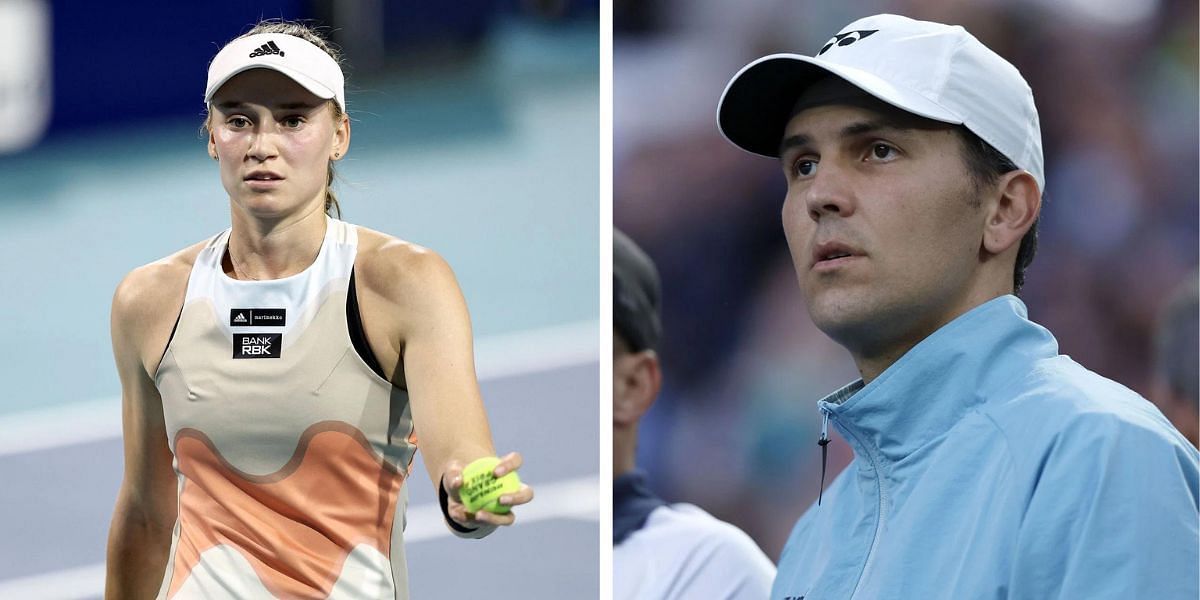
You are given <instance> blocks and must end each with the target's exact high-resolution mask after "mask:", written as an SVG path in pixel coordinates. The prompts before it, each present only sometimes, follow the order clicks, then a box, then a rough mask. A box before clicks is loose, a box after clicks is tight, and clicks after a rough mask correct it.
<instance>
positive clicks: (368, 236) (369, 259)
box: [355, 227, 454, 300]
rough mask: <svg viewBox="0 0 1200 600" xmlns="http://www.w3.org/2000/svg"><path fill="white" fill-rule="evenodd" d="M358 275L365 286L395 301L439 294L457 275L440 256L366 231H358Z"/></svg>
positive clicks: (410, 244) (411, 244) (401, 241)
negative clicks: (410, 296)
mask: <svg viewBox="0 0 1200 600" xmlns="http://www.w3.org/2000/svg"><path fill="white" fill-rule="evenodd" d="M355 272H356V273H358V278H359V280H360V281H361V282H362V283H361V285H363V286H365V287H367V288H369V289H370V290H372V291H374V292H376V293H379V294H381V295H384V296H387V297H389V298H392V299H395V300H403V299H404V298H405V297H408V296H409V295H410V294H414V293H421V292H424V293H429V292H431V291H434V293H436V289H437V288H440V287H443V286H444V285H445V284H446V283H448V282H454V272H453V271H452V270H451V269H450V265H449V264H447V263H446V261H445V259H443V258H442V257H441V256H439V255H438V253H437V252H434V251H433V250H430V249H429V248H426V247H424V246H421V245H418V244H414V243H412V242H408V241H405V240H402V239H400V238H397V237H394V236H391V235H388V234H385V233H380V232H378V231H374V230H371V229H367V228H365V227H359V228H358V258H357V259H356V260H355ZM431 288H433V289H432V290H431Z"/></svg>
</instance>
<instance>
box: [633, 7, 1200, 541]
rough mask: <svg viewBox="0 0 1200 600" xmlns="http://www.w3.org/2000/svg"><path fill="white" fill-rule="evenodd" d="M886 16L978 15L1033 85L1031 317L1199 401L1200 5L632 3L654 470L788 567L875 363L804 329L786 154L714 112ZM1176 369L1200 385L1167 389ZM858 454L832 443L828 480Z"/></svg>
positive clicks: (1125, 371) (1105, 367)
mask: <svg viewBox="0 0 1200 600" xmlns="http://www.w3.org/2000/svg"><path fill="white" fill-rule="evenodd" d="M880 12H891V13H897V14H903V15H906V16H910V17H913V18H918V19H927V20H934V21H940V22H943V23H950V24H959V25H963V26H965V27H966V28H967V30H968V31H970V32H971V33H973V34H974V35H975V36H976V37H978V38H979V39H980V40H981V41H983V42H984V43H985V44H986V45H988V46H989V47H991V48H992V49H994V50H995V51H997V52H998V53H999V54H1001V55H1002V56H1004V57H1005V58H1007V59H1009V60H1010V61H1011V62H1012V63H1013V64H1015V65H1016V66H1017V67H1018V69H1020V71H1021V72H1022V73H1023V74H1024V76H1025V78H1026V79H1027V80H1028V82H1029V84H1030V86H1031V87H1032V88H1033V92H1034V98H1035V101H1036V103H1037V106H1038V109H1039V113H1040V115H1041V124H1042V135H1043V141H1044V147H1045V157H1046V166H1047V185H1046V190H1045V194H1046V195H1045V198H1046V202H1045V204H1044V207H1043V212H1042V219H1041V225H1040V227H1041V229H1040V232H1041V233H1040V243H1039V249H1038V252H1037V257H1036V259H1035V260H1034V262H1033V264H1032V266H1031V268H1030V269H1029V271H1028V279H1027V283H1026V286H1025V288H1024V290H1023V291H1022V293H1021V297H1022V299H1023V300H1024V301H1025V302H1026V304H1027V305H1028V306H1029V313H1030V316H1031V318H1032V319H1034V320H1035V321H1037V322H1039V323H1042V324H1044V325H1045V326H1047V327H1048V328H1049V329H1050V330H1051V331H1053V332H1054V333H1055V335H1056V336H1057V337H1058V340H1059V343H1060V348H1061V352H1062V353H1064V354H1068V355H1070V356H1071V357H1073V358H1074V359H1075V360H1077V361H1079V362H1080V363H1082V364H1083V365H1085V366H1087V367H1088V368H1090V369H1092V370H1094V371H1097V372H1099V373H1101V374H1102V375H1105V376H1107V377H1109V378H1112V379H1115V380H1116V381H1118V382H1120V383H1122V384H1124V385H1126V386H1128V387H1130V388H1132V389H1134V390H1136V391H1138V392H1139V393H1141V394H1142V395H1144V396H1146V397H1148V398H1151V399H1155V400H1156V401H1157V402H1168V401H1169V400H1168V399H1167V396H1171V395H1176V396H1177V395H1180V394H1182V396H1183V398H1184V401H1185V402H1190V404H1191V406H1193V407H1194V406H1195V403H1196V391H1195V381H1196V369H1197V363H1196V361H1197V359H1196V350H1195V344H1196V342H1195V340H1196V338H1195V327H1196V325H1195V311H1196V309H1195V304H1194V302H1195V300H1194V298H1195V290H1194V288H1195V286H1196V283H1195V279H1194V272H1195V269H1196V264H1197V244H1198V241H1197V204H1198V203H1197V163H1198V155H1197V128H1198V121H1197V114H1198V108H1197V4H1196V2H1194V1H1193V0H1178V1H1176V0H1095V1H1092V0H1071V1H1066V2H1057V1H1051V0H1011V1H1000V0H992V1H976V2H961V1H959V0H895V1H881V0H852V1H845V2H817V1H803V2H801V1H796V0H754V1H746V2H725V1H723V0H656V1H647V0H617V1H616V4H615V24H614V27H615V34H614V43H613V46H614V61H613V64H614V67H613V70H614V76H613V77H614V83H613V86H614V140H613V144H614V148H615V157H614V163H613V169H614V174H615V175H614V176H615V181H614V207H613V212H614V215H615V216H614V220H615V225H616V226H617V227H618V228H620V229H622V230H624V231H625V232H626V233H628V234H629V235H630V236H631V237H632V238H634V239H635V240H636V241H638V243H640V244H641V245H642V246H643V247H644V248H645V249H646V251H647V252H648V253H649V254H650V255H651V256H652V257H653V258H654V259H655V261H656V262H657V264H658V266H659V269H660V271H661V274H662V278H663V290H664V291H663V313H664V316H663V323H664V330H665V333H664V337H663V343H662V347H661V348H660V354H661V355H662V356H663V360H664V367H663V368H664V376H665V387H664V392H663V394H662V395H661V396H660V398H659V400H658V402H657V404H656V405H655V406H654V408H653V409H652V410H651V412H650V413H649V414H648V415H647V417H646V418H645V419H644V420H643V425H642V429H641V431H640V436H639V438H640V447H639V456H638V460H639V466H640V467H642V468H643V469H645V470H646V471H648V472H649V475H650V480H651V482H652V486H653V487H654V488H655V489H656V491H658V492H659V493H660V494H662V495H663V496H664V497H665V498H667V499H668V500H669V501H687V502H692V503H695V504H698V505H700V506H702V507H703V508H705V509H706V510H708V511H709V512H711V513H713V514H714V515H716V516H718V517H719V518H722V519H725V520H728V521H730V522H732V523H734V524H736V525H738V526H739V527H741V528H743V529H745V530H746V531H747V532H748V533H749V534H750V535H751V536H752V537H754V538H755V539H756V540H757V541H758V543H759V544H760V545H761V546H762V547H763V549H764V550H765V551H766V552H767V554H768V555H769V556H771V558H772V559H778V556H779V553H780V551H781V549H782V546H783V544H784V542H785V541H786V539H787V536H788V533H789V531H790V528H791V526H792V524H793V523H794V522H795V519H796V518H797V517H798V516H799V515H800V514H801V513H802V512H803V511H804V510H805V509H806V508H807V507H808V506H809V505H810V504H811V503H812V502H814V501H815V500H816V497H817V491H818V478H819V469H820V453H819V450H818V446H817V444H816V441H817V438H818V433H819V429H820V423H819V419H818V411H817V410H816V406H815V403H816V401H817V400H818V399H820V398H821V397H823V396H825V395H826V394H828V393H829V392H831V391H833V390H834V389H836V388H838V387H839V386H841V385H843V384H845V383H848V382H850V381H852V380H854V379H855V378H857V372H856V371H855V369H854V366H853V363H852V362H851V360H850V358H849V355H848V354H846V353H845V352H844V351H843V350H842V349H841V348H840V347H838V346H836V345H834V344H833V343H832V342H831V341H829V340H828V339H827V338H826V337H825V336H824V335H823V334H822V333H820V332H819V331H817V330H816V329H815V328H814V327H813V326H812V325H811V323H810V322H809V320H808V316H807V313H806V310H805V307H804V305H803V301H802V299H801V298H800V295H799V290H798V287H797V284H796V279H795V275H794V272H793V269H792V265H791V262H790V260H789V258H788V254H787V251H786V244H785V241H784V238H783V234H782V229H781V226H780V217H779V213H780V207H781V203H782V199H783V195H784V191H785V188H784V180H783V177H782V176H781V175H780V171H779V166H778V164H777V163H776V162H774V161H771V160H767V159H763V158H760V157H756V156H752V155H749V154H746V153H744V152H741V151H740V150H738V149H736V148H734V147H733V146H732V145H730V144H729V143H727V142H726V141H725V140H724V139H723V138H722V137H721V136H720V134H719V133H718V131H717V128H716V123H715V121H716V119H715V111H716V106H717V100H718V98H719V97H720V94H721V91H722V90H723V89H724V87H725V84H726V82H727V81H728V80H729V78H730V77H731V76H732V75H733V74H734V73H735V72H736V71H737V70H738V69H739V68H740V67H741V66H742V65H744V64H746V63H747V62H749V61H751V60H753V59H755V58H757V57H759V56H763V55H766V54H771V53H775V52H797V53H801V54H808V55H812V54H813V53H815V52H816V51H817V50H819V49H820V47H821V45H823V44H824V43H825V42H826V40H828V39H829V38H830V37H832V36H833V34H835V33H837V32H838V31H840V29H841V28H842V27H843V26H844V25H846V24H848V23H850V22H851V21H853V20H855V19H858V18H860V17H864V16H867V15H870V14H875V13H880ZM1189 276H1190V277H1191V280H1190V283H1183V282H1185V280H1187V279H1188V278H1189ZM1180 285H1184V286H1190V287H1191V288H1192V293H1191V297H1192V304H1191V308H1190V309H1188V310H1185V311H1183V313H1182V314H1185V315H1187V314H1190V315H1191V316H1190V319H1191V320H1190V321H1187V320H1185V321H1184V323H1185V325H1183V327H1186V328H1188V329H1190V332H1187V333H1188V335H1185V336H1183V340H1182V341H1179V340H1174V341H1172V342H1170V344H1173V346H1172V348H1173V350H1171V351H1170V352H1167V354H1168V355H1167V356H1165V358H1167V359H1168V360H1174V361H1175V365H1174V366H1173V367H1170V368H1166V367H1156V366H1155V360H1154V359H1155V343H1154V331H1155V329H1156V323H1157V322H1158V319H1159V317H1160V314H1161V313H1162V312H1163V310H1164V308H1165V306H1166V304H1167V302H1168V300H1169V299H1170V298H1171V296H1172V294H1174V293H1176V292H1175V291H1174V290H1176V289H1178V288H1179V286H1180ZM1162 327H1165V328H1166V329H1168V330H1174V329H1177V328H1178V327H1180V326H1177V325H1170V324H1168V325H1164V326H1162ZM1185 331H1186V330H1185ZM1166 372H1176V373H1182V376H1183V377H1184V379H1189V378H1190V387H1189V386H1188V385H1184V387H1183V389H1178V386H1175V387H1172V386H1167V385H1165V384H1164V383H1163V379H1162V376H1163V374H1164V373H1166ZM1172 390H1174V391H1175V392H1177V393H1176V394H1171V391H1172ZM1165 412H1166V411H1165ZM1185 414H1190V415H1192V416H1191V417H1190V418H1191V419H1193V420H1194V419H1195V417H1194V415H1195V412H1194V410H1193V411H1191V412H1189V413H1185ZM831 429H832V428H831ZM1193 431H1194V430H1193ZM1193 435H1194V433H1193ZM1193 443H1194V440H1193ZM850 458H851V454H850V450H849V449H848V447H847V446H846V444H845V443H844V442H842V441H840V440H836V441H835V443H834V444H832V445H831V446H830V467H831V469H832V472H831V473H832V474H831V475H830V477H829V478H827V481H830V480H832V477H833V474H836V473H837V472H838V471H840V469H842V468H844V466H845V464H847V463H848V461H849V460H850Z"/></svg>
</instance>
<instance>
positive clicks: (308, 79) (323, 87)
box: [204, 33, 346, 112]
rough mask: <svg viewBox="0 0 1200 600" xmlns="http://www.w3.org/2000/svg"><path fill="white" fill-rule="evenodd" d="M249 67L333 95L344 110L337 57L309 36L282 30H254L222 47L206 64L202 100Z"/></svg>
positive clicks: (319, 93)
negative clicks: (268, 31)
mask: <svg viewBox="0 0 1200 600" xmlns="http://www.w3.org/2000/svg"><path fill="white" fill-rule="evenodd" d="M250 69H271V70H273V71H278V72H280V73H283V74H284V75H287V76H288V77H290V78H291V79H292V80H293V81H295V82H296V83H298V84H300V85H301V86H303V87H304V89H306V90H308V91H309V92H312V94H313V95H314V96H316V97H318V98H321V99H324V100H329V99H332V100H333V101H334V102H337V105H338V106H339V107H340V108H341V109H342V112H345V111H346V90H345V83H346V81H345V77H344V76H343V75H342V68H341V67H339V66H338V64H337V61H335V60H333V58H332V57H330V56H329V54H327V53H326V52H325V51H324V50H322V49H320V48H318V47H317V46H315V45H313V44H312V43H311V42H309V41H308V40H305V39H302V38H298V37H296V36H294V35H288V34H285V33H256V34H254V35H248V36H246V37H240V38H237V39H236V40H233V41H232V42H229V43H228V44H226V45H225V47H224V48H221V51H220V52H218V53H217V55H216V56H215V57H214V58H213V60H212V63H210V64H209V65H208V85H207V86H206V87H205V89H204V103H205V104H208V103H209V102H212V97H213V94H216V93H217V90H218V89H220V88H221V86H222V85H225V82H226V81H229V80H230V79H231V78H233V76H234V75H237V74H238V73H241V72H242V71H248V70H250Z"/></svg>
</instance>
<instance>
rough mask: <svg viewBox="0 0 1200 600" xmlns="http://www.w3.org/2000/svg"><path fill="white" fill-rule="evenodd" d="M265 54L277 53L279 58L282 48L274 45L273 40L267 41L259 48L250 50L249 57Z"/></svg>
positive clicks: (281, 54) (281, 55)
mask: <svg viewBox="0 0 1200 600" xmlns="http://www.w3.org/2000/svg"><path fill="white" fill-rule="evenodd" d="M267 54H278V55H279V56H280V58H282V57H283V50H280V49H279V46H276V45H275V42H267V43H265V44H263V45H262V47H261V48H259V49H258V50H255V51H254V52H251V53H250V58H254V57H256V56H264V55H267Z"/></svg>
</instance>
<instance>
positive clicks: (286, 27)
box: [204, 19, 346, 219]
mask: <svg viewBox="0 0 1200 600" xmlns="http://www.w3.org/2000/svg"><path fill="white" fill-rule="evenodd" d="M259 33H279V34H284V35H291V36H295V37H298V38H300V39H302V40H304V41H306V42H308V43H310V44H312V45H314V46H316V47H318V48H320V49H321V50H324V51H325V54H328V55H329V57H330V58H332V59H333V61H334V62H336V63H338V64H339V65H341V64H342V53H341V51H340V50H338V49H337V47H335V46H334V45H333V44H332V43H330V41H329V40H327V39H325V36H324V35H322V34H321V32H320V31H319V30H318V29H317V28H316V27H311V26H309V25H307V24H305V23H304V22H303V21H289V20H286V19H264V20H262V21H259V22H258V23H257V24H256V25H255V26H254V27H252V28H251V29H250V31H247V32H246V33H243V34H242V35H239V36H238V37H236V38H234V39H241V38H244V37H246V36H250V35H255V34H259ZM329 105H330V108H332V109H333V120H334V122H336V123H341V121H342V119H344V118H346V113H345V112H343V111H342V107H340V106H338V103H337V102H334V101H333V100H329ZM207 110H208V107H205V111H206V114H205V115H204V129H205V130H206V131H211V128H210V127H209V123H208V120H209V118H211V116H212V115H211V114H207ZM336 177H337V172H336V171H334V168H333V161H332V160H331V161H329V163H328V170H327V175H326V178H325V214H327V215H329V216H331V217H334V218H337V219H340V218H342V207H341V205H339V204H338V200H337V194H335V193H334V191H333V180H334V179H335V178H336Z"/></svg>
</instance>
